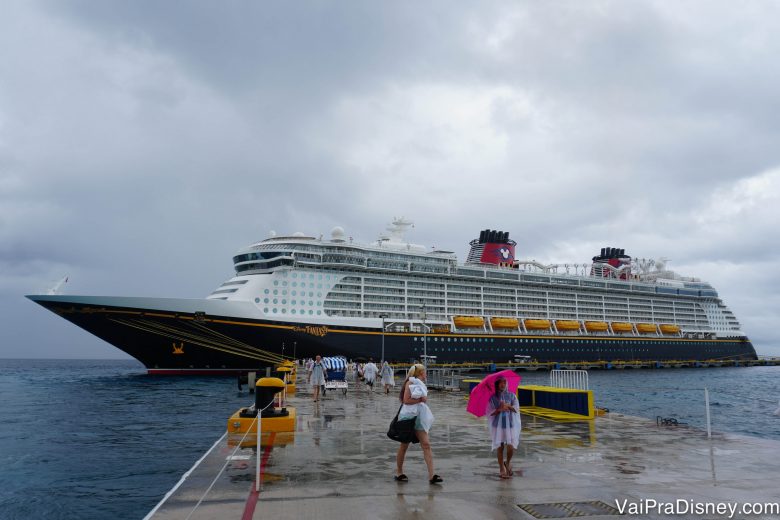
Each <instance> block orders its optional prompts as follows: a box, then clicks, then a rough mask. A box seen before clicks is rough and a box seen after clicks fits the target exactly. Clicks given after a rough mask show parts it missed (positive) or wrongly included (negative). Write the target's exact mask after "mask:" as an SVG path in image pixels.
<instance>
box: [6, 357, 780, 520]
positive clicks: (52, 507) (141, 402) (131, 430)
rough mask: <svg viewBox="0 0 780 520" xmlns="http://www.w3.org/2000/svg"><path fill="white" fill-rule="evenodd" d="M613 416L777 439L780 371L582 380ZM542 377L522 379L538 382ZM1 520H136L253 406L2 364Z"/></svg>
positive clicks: (58, 365) (48, 367) (235, 399)
mask: <svg viewBox="0 0 780 520" xmlns="http://www.w3.org/2000/svg"><path fill="white" fill-rule="evenodd" d="M589 377H590V387H591V388H592V389H593V390H594V394H595V398H596V404H597V405H599V406H602V407H607V408H609V409H610V410H611V411H613V412H621V413H626V414H630V415H639V416H644V417H648V418H651V419H655V418H656V417H662V418H670V417H671V418H676V419H677V420H678V421H679V422H685V423H688V424H691V425H694V426H703V425H704V390H703V389H704V386H705V385H706V386H707V387H708V389H709V391H710V404H711V413H712V424H713V429H714V430H715V431H725V432H732V433H738V434H744V435H755V436H760V437H765V438H774V439H779V440H780V416H776V415H773V412H774V411H775V410H776V409H777V408H778V406H780V404H778V400H780V367H753V368H713V369H677V370H674V369H666V370H652V371H651V370H636V371H608V372H598V371H594V372H591V373H590V376H589ZM548 379H549V375H548V374H547V373H544V372H539V373H526V374H523V382H524V383H528V384H532V383H536V384H544V383H546V382H547V381H548ZM0 398H1V399H2V402H1V404H0V518H2V519H4V520H5V519H16V518H25V519H28V518H47V519H59V518H63V519H65V518H67V519H71V518H78V519H104V518H115V519H139V518H143V517H144V515H146V513H148V512H149V510H151V509H152V507H154V505H155V504H156V503H157V502H158V501H159V500H160V499H161V498H162V497H163V495H164V494H165V493H166V492H167V491H168V490H169V489H170V488H171V487H173V486H174V485H175V484H176V482H177V481H178V480H179V478H180V477H181V475H182V474H183V473H184V472H185V471H187V470H188V469H189V468H190V467H191V466H192V464H193V463H194V462H195V461H197V460H198V459H199V458H200V457H201V456H202V455H203V453H204V452H205V451H206V450H207V449H208V448H209V447H210V446H211V445H212V444H213V443H214V441H216V439H218V438H219V437H220V436H221V434H222V432H223V431H224V428H225V424H226V420H227V417H228V416H229V415H230V414H231V413H232V412H233V411H235V410H236V409H237V408H238V407H240V406H244V405H246V404H248V403H249V402H251V400H252V398H251V396H249V395H248V394H247V393H246V387H245V388H244V392H243V393H241V394H239V393H238V391H237V387H236V381H235V379H232V378H198V377H186V378H184V377H152V376H147V375H146V373H145V370H144V369H143V367H142V366H141V365H140V364H138V363H137V362H135V361H107V360H101V361H73V360H69V361H55V360H2V359H0Z"/></svg>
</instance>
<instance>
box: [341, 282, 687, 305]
mask: <svg viewBox="0 0 780 520" xmlns="http://www.w3.org/2000/svg"><path fill="white" fill-rule="evenodd" d="M366 289H367V290H365V291H363V290H362V288H361V287H360V286H357V285H349V284H343V283H340V284H338V285H336V286H335V287H334V290H338V291H342V292H344V293H347V294H358V295H359V294H362V293H363V292H366V293H373V294H386V295H398V294H404V293H406V294H407V295H408V296H418V297H421V298H426V299H431V300H444V299H445V298H446V299H449V300H461V301H474V302H478V301H481V300H483V299H485V300H487V299H490V297H494V298H497V299H499V300H506V299H507V298H506V297H505V296H507V295H501V294H497V293H490V292H485V294H484V296H481V295H479V294H474V295H466V296H463V295H461V294H460V293H453V292H448V293H446V294H444V293H442V292H441V291H437V292H436V293H434V294H430V292H426V291H416V290H408V291H406V292H404V290H403V289H390V290H388V289H383V288H366ZM508 296H510V297H511V298H512V299H515V296H514V295H513V294H509V295H508ZM516 299H517V300H519V301H527V302H529V303H535V302H538V303H546V302H552V303H562V304H572V303H575V302H576V303H578V304H579V305H585V304H590V305H592V306H597V307H601V306H605V305H606V306H608V307H609V306H612V307H628V306H631V307H636V308H653V307H672V306H677V307H687V308H694V307H695V306H696V304H695V303H693V302H678V301H669V300H664V299H658V300H641V301H640V300H634V299H621V300H615V299H611V298H610V299H606V298H602V299H599V300H591V299H585V298H579V297H576V295H574V294H573V295H569V296H566V297H560V296H559V297H547V296H544V295H540V296H533V297H529V296H526V295H522V294H521V295H519V296H518V297H517V298H516Z"/></svg>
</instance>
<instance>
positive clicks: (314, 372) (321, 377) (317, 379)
mask: <svg viewBox="0 0 780 520" xmlns="http://www.w3.org/2000/svg"><path fill="white" fill-rule="evenodd" d="M327 377H328V369H326V368H325V365H323V364H322V357H320V356H317V360H316V361H315V362H314V364H313V365H312V367H311V372H310V373H309V384H310V385H311V388H312V390H313V392H314V401H315V402H316V401H318V400H319V398H320V387H321V386H323V385H324V384H325V379H326V378H327Z"/></svg>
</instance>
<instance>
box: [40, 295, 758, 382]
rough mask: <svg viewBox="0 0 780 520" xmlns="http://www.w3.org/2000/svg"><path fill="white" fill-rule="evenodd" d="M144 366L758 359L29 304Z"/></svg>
mask: <svg viewBox="0 0 780 520" xmlns="http://www.w3.org/2000/svg"><path fill="white" fill-rule="evenodd" d="M30 298H31V299H32V300H34V301H36V303H38V304H40V305H42V306H44V307H46V308H47V309H49V310H51V311H52V312H54V313H56V314H58V315H60V316H61V317H63V318H65V319H67V320H68V321H70V322H72V323H74V324H76V325H78V326H79V327H81V328H83V329H84V330H86V331H88V332H90V333H92V334H94V335H95V336H97V337H99V338H101V339H103V340H105V341H107V342H108V343H110V344H112V345H114V346H115V347H117V348H119V349H120V350H122V351H124V352H126V353H127V354H129V355H130V356H132V357H134V358H136V359H137V360H139V361H140V362H141V363H143V365H144V366H145V367H146V368H147V370H148V372H149V373H150V374H161V375H163V374H164V375H169V374H182V375H184V374H188V375H195V374H214V375H221V374H235V373H236V372H243V371H247V370H255V369H258V368H262V367H265V366H268V365H269V364H272V363H273V360H274V358H278V359H281V358H282V357H284V358H293V357H296V358H306V357H314V356H316V355H318V354H320V355H323V356H335V355H343V356H346V357H347V358H349V359H355V358H369V357H373V358H374V359H375V360H378V359H380V358H381V357H382V352H383V344H384V358H385V359H387V360H389V361H391V362H399V363H407V362H410V361H412V360H419V359H420V358H421V356H422V355H423V353H427V355H429V356H436V362H438V363H446V362H453V363H457V362H479V363H481V362H494V363H505V362H507V361H513V360H515V356H518V355H520V356H529V357H530V358H532V359H535V360H536V361H539V362H577V361H669V360H692V361H704V360H712V359H717V360H754V359H756V357H757V356H756V352H755V349H754V348H753V345H752V344H751V343H750V341H749V340H748V339H747V338H734V339H693V338H681V337H661V336H645V337H641V336H596V335H551V334H545V335H535V336H534V335H508V334H456V333H431V334H422V333H413V332H386V333H385V334H382V331H381V328H368V327H352V326H341V325H338V326H334V325H319V324H312V323H296V322H294V321H288V322H282V321H271V320H259V319H250V318H236V317H232V316H227V315H216V314H205V313H203V312H182V311H176V312H172V311H165V310H161V309H154V310H150V309H148V308H138V307H123V306H109V305H94V304H84V303H79V302H78V301H76V300H73V301H68V300H64V299H61V298H50V297H35V296H33V297H30Z"/></svg>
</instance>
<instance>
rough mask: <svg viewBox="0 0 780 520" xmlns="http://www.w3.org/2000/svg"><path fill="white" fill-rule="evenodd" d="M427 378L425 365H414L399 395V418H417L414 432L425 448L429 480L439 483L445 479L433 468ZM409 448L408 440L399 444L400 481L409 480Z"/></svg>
mask: <svg viewBox="0 0 780 520" xmlns="http://www.w3.org/2000/svg"><path fill="white" fill-rule="evenodd" d="M425 379H426V375H425V367H424V366H422V365H420V364H417V365H412V367H411V368H410V369H409V374H408V375H407V377H406V381H404V384H403V385H402V387H401V393H400V395H399V397H398V398H399V400H400V401H401V402H402V403H403V405H402V406H401V410H400V411H399V412H398V420H404V419H411V418H412V417H416V418H417V420H416V421H415V423H414V433H415V434H416V436H417V440H418V441H419V443H420V447H421V448H422V450H423V458H424V459H425V465H426V466H428V482H430V483H431V484H438V483H440V482H443V481H444V479H442V478H441V477H440V476H439V475H437V474H436V473H434V470H433V450H431V443H430V440H429V439H428V431H429V430H430V429H431V425H432V424H433V414H432V413H431V409H430V408H428V405H427V404H425V403H426V402H427V401H428V388H427V387H426V386H425ZM408 449H409V443H408V442H407V443H401V445H400V446H398V453H397V454H396V456H395V464H396V474H395V477H394V478H395V480H396V481H398V482H407V481H408V480H409V478H408V477H407V476H406V475H404V458H405V457H406V450H408Z"/></svg>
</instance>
